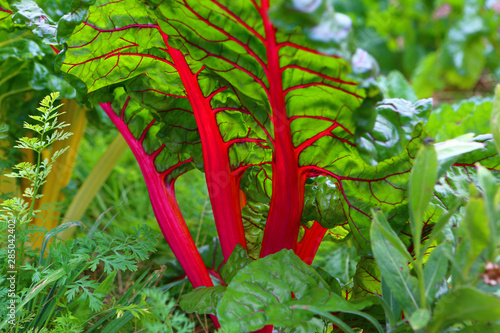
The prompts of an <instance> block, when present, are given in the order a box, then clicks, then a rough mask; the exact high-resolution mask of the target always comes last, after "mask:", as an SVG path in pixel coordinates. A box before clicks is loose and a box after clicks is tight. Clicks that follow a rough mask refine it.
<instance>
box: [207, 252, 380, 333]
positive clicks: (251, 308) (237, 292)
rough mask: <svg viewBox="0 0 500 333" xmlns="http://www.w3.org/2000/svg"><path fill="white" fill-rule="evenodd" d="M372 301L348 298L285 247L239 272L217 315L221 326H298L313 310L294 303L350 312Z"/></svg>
mask: <svg viewBox="0 0 500 333" xmlns="http://www.w3.org/2000/svg"><path fill="white" fill-rule="evenodd" d="M292 293H293V296H292ZM371 304H373V303H372V302H371V301H364V302H359V303H358V302H356V303H351V302H348V301H346V300H345V299H344V298H343V297H341V296H340V295H338V294H336V293H335V292H333V291H332V290H330V288H329V286H328V283H327V282H326V281H325V280H324V279H323V278H322V277H321V275H320V274H319V273H317V272H316V271H315V270H314V269H313V268H312V267H311V266H309V265H306V264H305V263H304V262H303V261H302V260H300V258H299V257H297V256H296V255H295V254H293V251H290V250H282V251H280V252H278V253H276V254H272V255H269V256H267V257H265V258H262V259H259V260H256V261H254V262H252V263H250V264H249V265H248V266H246V267H245V268H243V269H242V270H241V271H239V272H238V273H237V275H236V276H235V277H234V278H233V280H232V281H231V283H230V284H229V286H228V287H227V290H226V293H225V294H224V296H223V298H222V300H221V302H220V304H219V306H218V308H217V315H218V317H219V319H220V322H221V325H222V326H224V325H228V324H230V323H237V324H238V325H239V327H240V330H257V329H260V328H262V327H264V326H265V325H277V326H282V327H298V326H300V325H301V323H303V322H306V321H308V320H310V319H311V318H312V317H313V315H314V314H313V313H312V312H309V311H307V310H302V309H301V308H295V306H298V307H307V305H311V306H312V305H314V306H319V307H321V309H324V310H327V311H331V312H333V311H347V312H348V311H351V310H352V311H355V310H360V309H362V308H364V307H366V306H367V305H371Z"/></svg>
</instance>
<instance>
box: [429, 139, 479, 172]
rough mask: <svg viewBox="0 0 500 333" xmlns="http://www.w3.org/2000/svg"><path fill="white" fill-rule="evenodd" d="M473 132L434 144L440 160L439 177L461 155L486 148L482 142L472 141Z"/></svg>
mask: <svg viewBox="0 0 500 333" xmlns="http://www.w3.org/2000/svg"><path fill="white" fill-rule="evenodd" d="M471 140H473V134H472V133H469V134H466V135H462V136H460V137H458V138H456V139H451V140H446V141H444V142H440V143H437V144H435V145H434V148H435V149H436V153H437V156H438V161H439V170H438V175H437V177H438V179H439V178H441V176H443V174H444V173H445V172H446V171H448V169H449V168H450V167H451V166H452V165H453V164H454V163H455V162H456V161H457V160H458V159H459V158H460V156H461V155H463V154H466V153H469V152H472V151H474V150H477V149H481V148H484V147H485V145H484V144H483V143H480V142H471Z"/></svg>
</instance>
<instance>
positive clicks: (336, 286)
mask: <svg viewBox="0 0 500 333" xmlns="http://www.w3.org/2000/svg"><path fill="white" fill-rule="evenodd" d="M313 268H314V269H315V270H316V272H318V274H319V275H321V277H322V278H323V279H324V280H325V282H326V283H327V284H328V286H329V287H330V290H331V291H333V292H334V293H336V294H337V295H340V296H342V288H341V287H340V283H339V281H338V280H337V279H336V278H335V277H333V276H331V275H330V273H328V272H327V271H326V270H324V269H323V268H321V267H318V266H313Z"/></svg>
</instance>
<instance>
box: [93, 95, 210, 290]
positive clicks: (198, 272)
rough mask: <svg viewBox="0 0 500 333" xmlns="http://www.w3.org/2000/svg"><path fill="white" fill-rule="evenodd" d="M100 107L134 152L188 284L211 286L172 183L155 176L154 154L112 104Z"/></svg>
mask: <svg viewBox="0 0 500 333" xmlns="http://www.w3.org/2000/svg"><path fill="white" fill-rule="evenodd" d="M100 105H101V107H102V108H103V109H104V111H105V112H106V114H107V115H108V116H109V118H110V119H111V121H112V122H113V123H114V124H115V126H116V128H117V129H118V131H119V132H120V133H121V134H122V136H123V138H124V139H125V141H126V142H127V144H128V145H129V146H130V149H131V150H132V152H133V153H134V156H135V158H136V159H137V162H138V163H139V166H140V168H141V171H142V174H143V175H144V180H145V181H146V185H147V187H148V191H149V197H150V198H151V205H152V206H153V211H154V213H155V216H156V219H157V221H158V224H159V225H160V229H161V231H162V233H163V236H164V237H165V239H166V240H167V242H168V244H169V245H170V248H171V249H172V252H173V253H174V255H175V257H176V258H177V260H179V263H180V264H181V266H182V268H183V269H184V271H185V272H186V275H187V276H188V278H189V281H190V282H191V284H192V285H193V287H194V288H197V287H200V286H206V287H211V286H213V283H212V280H211V279H210V276H209V275H208V271H207V268H206V267H205V264H204V263H203V260H202V259H201V256H200V254H199V252H198V249H197V248H196V245H195V243H194V241H193V238H192V237H191V234H190V233H189V230H188V228H187V226H186V223H185V222H184V218H183V216H182V213H181V211H180V209H179V206H178V204H177V201H176V199H175V193H174V187H173V184H172V183H166V182H165V181H164V175H161V174H160V173H158V172H157V170H156V167H155V165H154V154H153V155H148V154H146V152H145V151H144V148H143V147H142V145H141V142H140V140H137V139H136V138H134V136H133V135H132V133H131V132H130V130H129V129H128V127H127V124H125V122H124V121H123V120H122V119H121V118H120V117H119V116H117V115H116V114H115V112H114V111H113V109H112V108H111V105H110V104H109V103H101V104H100Z"/></svg>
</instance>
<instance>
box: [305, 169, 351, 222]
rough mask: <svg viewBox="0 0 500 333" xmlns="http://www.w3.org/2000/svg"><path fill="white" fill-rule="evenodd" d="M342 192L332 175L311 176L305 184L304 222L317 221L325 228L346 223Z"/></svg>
mask: <svg viewBox="0 0 500 333" xmlns="http://www.w3.org/2000/svg"><path fill="white" fill-rule="evenodd" d="M341 196H342V192H341V190H340V189H339V188H338V184H337V183H336V182H335V179H334V178H332V177H325V176H318V177H315V178H310V179H308V181H307V182H306V185H305V194H304V199H305V202H304V212H303V214H302V223H306V222H308V221H317V222H318V223H320V224H321V226H323V227H325V228H333V227H335V226H337V225H340V224H345V223H346V222H347V218H346V216H345V213H344V210H343V208H342V202H341Z"/></svg>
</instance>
